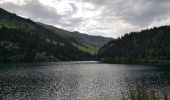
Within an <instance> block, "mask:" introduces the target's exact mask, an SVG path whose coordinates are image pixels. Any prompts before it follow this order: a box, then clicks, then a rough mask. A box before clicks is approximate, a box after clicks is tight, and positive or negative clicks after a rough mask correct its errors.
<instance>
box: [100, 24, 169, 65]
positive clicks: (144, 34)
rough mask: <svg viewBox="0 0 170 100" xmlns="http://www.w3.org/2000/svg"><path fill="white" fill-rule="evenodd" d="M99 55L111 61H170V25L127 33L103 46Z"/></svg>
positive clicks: (103, 59)
mask: <svg viewBox="0 0 170 100" xmlns="http://www.w3.org/2000/svg"><path fill="white" fill-rule="evenodd" d="M98 56H99V57H100V58H101V60H102V61H105V62H111V63H170V26H162V27H159V28H156V27H155V28H153V29H149V30H148V29H147V30H143V31H141V32H132V33H130V34H126V35H124V36H123V37H121V38H118V39H115V40H112V41H110V42H109V43H108V44H106V45H105V46H103V47H102V48H101V49H100V50H99V54H98Z"/></svg>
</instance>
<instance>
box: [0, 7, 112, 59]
mask: <svg viewBox="0 0 170 100" xmlns="http://www.w3.org/2000/svg"><path fill="white" fill-rule="evenodd" d="M65 34H67V35H65ZM77 34H79V33H77ZM73 35H74V32H69V31H65V30H62V29H58V28H55V27H53V26H49V25H45V24H40V23H36V22H34V21H32V20H30V19H25V18H22V17H19V16H17V15H16V14H12V13H10V12H7V11H6V10H4V9H1V8H0V61H1V62H5V61H6V62H9V61H70V60H90V59H93V58H94V57H95V56H94V54H95V53H96V52H97V50H98V48H99V47H100V46H101V45H100V46H99V45H96V44H94V42H92V43H91V42H89V41H87V40H84V39H82V38H79V37H78V36H75V37H76V38H71V37H74V36H73ZM70 36H71V37H70ZM80 36H82V37H83V36H84V35H83V34H81V35H80ZM86 36H87V37H88V38H91V36H89V35H86ZM92 37H94V36H92ZM100 38H103V39H104V40H105V39H106V40H105V41H104V42H102V43H103V44H104V43H106V42H107V41H109V40H110V38H104V37H100ZM80 40H81V41H80ZM94 41H95V40H94ZM84 48H85V49H87V50H82V49H84ZM91 49H94V52H90V50H91ZM88 50H89V51H88ZM92 54H93V55H92Z"/></svg>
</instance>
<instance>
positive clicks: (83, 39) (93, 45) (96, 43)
mask: <svg viewBox="0 0 170 100" xmlns="http://www.w3.org/2000/svg"><path fill="white" fill-rule="evenodd" d="M38 24H40V25H43V26H44V27H45V28H47V29H49V30H51V31H53V32H54V33H55V34H57V35H59V36H61V37H63V38H65V39H67V40H69V41H70V42H71V43H72V44H73V46H75V47H77V48H78V49H80V50H82V51H84V52H88V53H90V54H92V55H94V54H97V52H98V50H99V48H100V47H102V46H103V45H104V44H106V43H107V42H109V41H111V40H112V38H105V37H101V36H90V35H87V34H82V33H79V32H69V31H66V30H63V29H59V28H56V27H54V26H50V25H45V24H42V23H38Z"/></svg>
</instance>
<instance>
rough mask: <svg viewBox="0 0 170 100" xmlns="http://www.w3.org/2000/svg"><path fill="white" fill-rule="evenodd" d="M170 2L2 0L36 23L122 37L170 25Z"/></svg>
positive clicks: (169, 0) (5, 6)
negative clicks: (126, 34)
mask: <svg viewBox="0 0 170 100" xmlns="http://www.w3.org/2000/svg"><path fill="white" fill-rule="evenodd" d="M169 4H170V0H126V1H125V0H2V1H1V2H0V7H2V8H5V9H6V10H8V11H10V12H14V13H16V14H18V15H21V16H25V17H29V18H31V19H33V20H34V21H40V22H43V23H46V24H51V25H55V26H58V27H60V28H63V29H66V30H70V31H80V32H83V33H87V34H91V35H101V36H111V37H118V36H121V35H123V34H125V33H127V32H131V31H139V30H141V29H144V28H148V27H152V26H159V25H165V24H170V17H169V16H170V5H169Z"/></svg>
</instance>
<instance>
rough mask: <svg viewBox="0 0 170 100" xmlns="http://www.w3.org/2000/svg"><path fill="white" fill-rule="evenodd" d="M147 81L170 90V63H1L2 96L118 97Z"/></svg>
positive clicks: (42, 99) (51, 99) (11, 99)
mask: <svg viewBox="0 0 170 100" xmlns="http://www.w3.org/2000/svg"><path fill="white" fill-rule="evenodd" d="M138 82H139V83H143V84H145V86H146V88H147V89H151V88H153V89H154V90H156V92H157V93H159V92H161V91H162V90H163V91H164V89H166V90H167V91H168V90H170V87H169V86H170V67H169V66H154V65H152V66H151V65H125V64H102V63H99V62H57V63H54V62H53V63H22V64H0V99H5V100H6V99H7V100H16V99H17V100H18V99H19V100H23V99H24V100H28V99H29V100H119V99H121V93H122V92H126V91H128V89H129V87H132V88H133V87H134V84H136V83H138Z"/></svg>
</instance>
